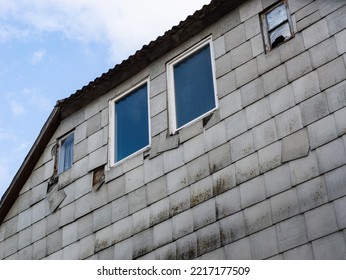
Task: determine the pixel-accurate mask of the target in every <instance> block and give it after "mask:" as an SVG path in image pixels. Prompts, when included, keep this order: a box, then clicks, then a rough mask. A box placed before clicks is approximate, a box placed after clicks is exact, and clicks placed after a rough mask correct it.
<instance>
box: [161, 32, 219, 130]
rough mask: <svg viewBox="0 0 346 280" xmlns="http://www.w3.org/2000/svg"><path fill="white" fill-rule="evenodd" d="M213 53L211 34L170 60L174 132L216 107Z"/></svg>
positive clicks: (171, 118)
mask: <svg viewBox="0 0 346 280" xmlns="http://www.w3.org/2000/svg"><path fill="white" fill-rule="evenodd" d="M211 54H212V49H211V39H210V38H208V39H207V40H204V41H203V42H201V43H200V44H198V45H197V46H195V47H193V48H192V49H190V50H188V51H187V52H185V53H184V54H182V55H180V56H178V57H177V58H175V59H174V60H173V61H171V62H169V63H168V64H167V74H168V98H169V116H170V130H171V133H174V132H175V131H176V130H178V129H180V128H182V127H184V126H186V125H187V124H189V123H190V122H192V121H194V120H196V119H199V118H201V117H203V116H205V115H206V114H208V113H210V112H211V111H212V110H214V109H215V108H216V107H217V100H216V88H215V77H214V65H213V59H212V55H211Z"/></svg>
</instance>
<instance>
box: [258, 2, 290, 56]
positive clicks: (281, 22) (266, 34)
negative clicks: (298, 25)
mask: <svg viewBox="0 0 346 280" xmlns="http://www.w3.org/2000/svg"><path fill="white" fill-rule="evenodd" d="M261 21H262V32H263V39H264V43H265V47H266V51H267V52H268V51H270V50H271V49H273V48H275V47H277V46H278V45H280V44H282V43H284V42H286V41H287V40H289V39H290V38H291V37H292V36H293V28H292V21H291V17H290V13H289V11H288V6H287V2H286V1H280V2H279V3H278V4H276V5H275V6H273V7H271V8H270V9H268V10H266V11H264V12H263V13H262V14H261Z"/></svg>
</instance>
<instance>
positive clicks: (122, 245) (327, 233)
mask: <svg viewBox="0 0 346 280" xmlns="http://www.w3.org/2000/svg"><path fill="white" fill-rule="evenodd" d="M345 15H346V1H344V0H315V1H313V0H287V1H276V0H274V1H272V0H249V1H226V0H213V1H212V2H211V3H210V4H209V5H207V6H204V7H203V8H202V9H201V10H199V11H197V12H196V13H195V14H194V15H192V16H190V17H188V18H187V19H186V20H185V21H183V22H181V23H180V24H179V25H178V26H176V27H174V28H173V29H172V30H170V31H167V32H166V33H165V34H164V35H163V36H161V37H159V38H157V39H156V40H155V41H153V42H151V43H150V44H149V45H147V46H144V47H143V48H142V49H141V50H139V51H138V52H137V53H136V54H134V55H133V56H131V57H130V58H128V59H127V60H125V61H124V62H122V63H121V64H119V65H117V66H115V68H113V69H111V70H109V71H108V72H107V73H105V74H103V75H102V76H101V77H99V78H97V79H96V80H95V81H93V82H91V83H90V84H89V85H87V86H85V87H84V88H82V89H81V90H79V91H77V92H76V93H75V94H73V95H71V96H70V97H68V98H66V99H64V100H61V101H59V102H58V103H57V105H56V107H55V108H54V109H53V111H52V113H51V115H50V117H49V119H48V120H47V122H46V124H45V125H44V126H43V128H42V131H41V133H40V135H39V136H38V138H37V140H36V142H35V143H34V145H33V147H32V149H31V150H30V152H29V154H28V156H27V158H26V159H25V161H24V162H23V165H22V166H21V168H20V170H19V171H18V173H17V175H16V176H15V178H14V179H13V181H12V183H11V185H10V186H9V188H8V190H7V192H6V193H5V194H4V196H3V197H2V199H1V205H0V206H1V208H0V221H1V224H0V259H346V245H345V240H346V17H345Z"/></svg>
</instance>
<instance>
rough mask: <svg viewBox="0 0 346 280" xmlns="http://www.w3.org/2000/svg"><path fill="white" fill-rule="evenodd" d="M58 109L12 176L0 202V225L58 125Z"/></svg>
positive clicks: (52, 113) (56, 108)
mask: <svg viewBox="0 0 346 280" xmlns="http://www.w3.org/2000/svg"><path fill="white" fill-rule="evenodd" d="M60 120H61V118H60V108H59V107H54V109H53V111H52V112H51V114H50V116H49V117H48V119H47V121H46V122H45V124H44V126H43V127H42V129H41V131H40V133H39V135H38V137H37V138H36V140H35V143H34V145H33V146H32V147H31V149H30V151H29V153H28V154H27V156H26V157H25V159H24V162H23V163H22V165H21V167H20V168H19V170H18V172H17V174H16V175H15V176H14V178H13V180H12V182H11V184H10V186H9V187H8V189H7V190H6V192H5V193H4V194H3V196H2V198H1V201H0V224H1V223H2V222H3V220H4V219H5V217H6V215H7V213H8V212H9V211H10V209H11V207H12V205H13V203H14V201H15V200H16V199H17V197H18V195H19V192H20V191H21V189H22V187H23V185H24V184H25V182H26V181H27V180H28V178H29V177H30V174H31V172H32V170H33V169H34V168H35V165H36V164H37V162H38V160H39V159H40V157H41V155H42V152H43V150H44V149H45V147H46V146H47V144H48V143H49V141H50V139H51V137H52V135H53V134H54V132H55V131H56V129H57V128H58V126H59V124H60Z"/></svg>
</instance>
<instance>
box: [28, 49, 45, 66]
mask: <svg viewBox="0 0 346 280" xmlns="http://www.w3.org/2000/svg"><path fill="white" fill-rule="evenodd" d="M45 55H46V50H44V49H42V50H37V51H35V52H34V53H33V54H32V56H31V60H30V62H31V63H32V64H36V63H39V62H40V61H42V60H43V58H44V57H45Z"/></svg>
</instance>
